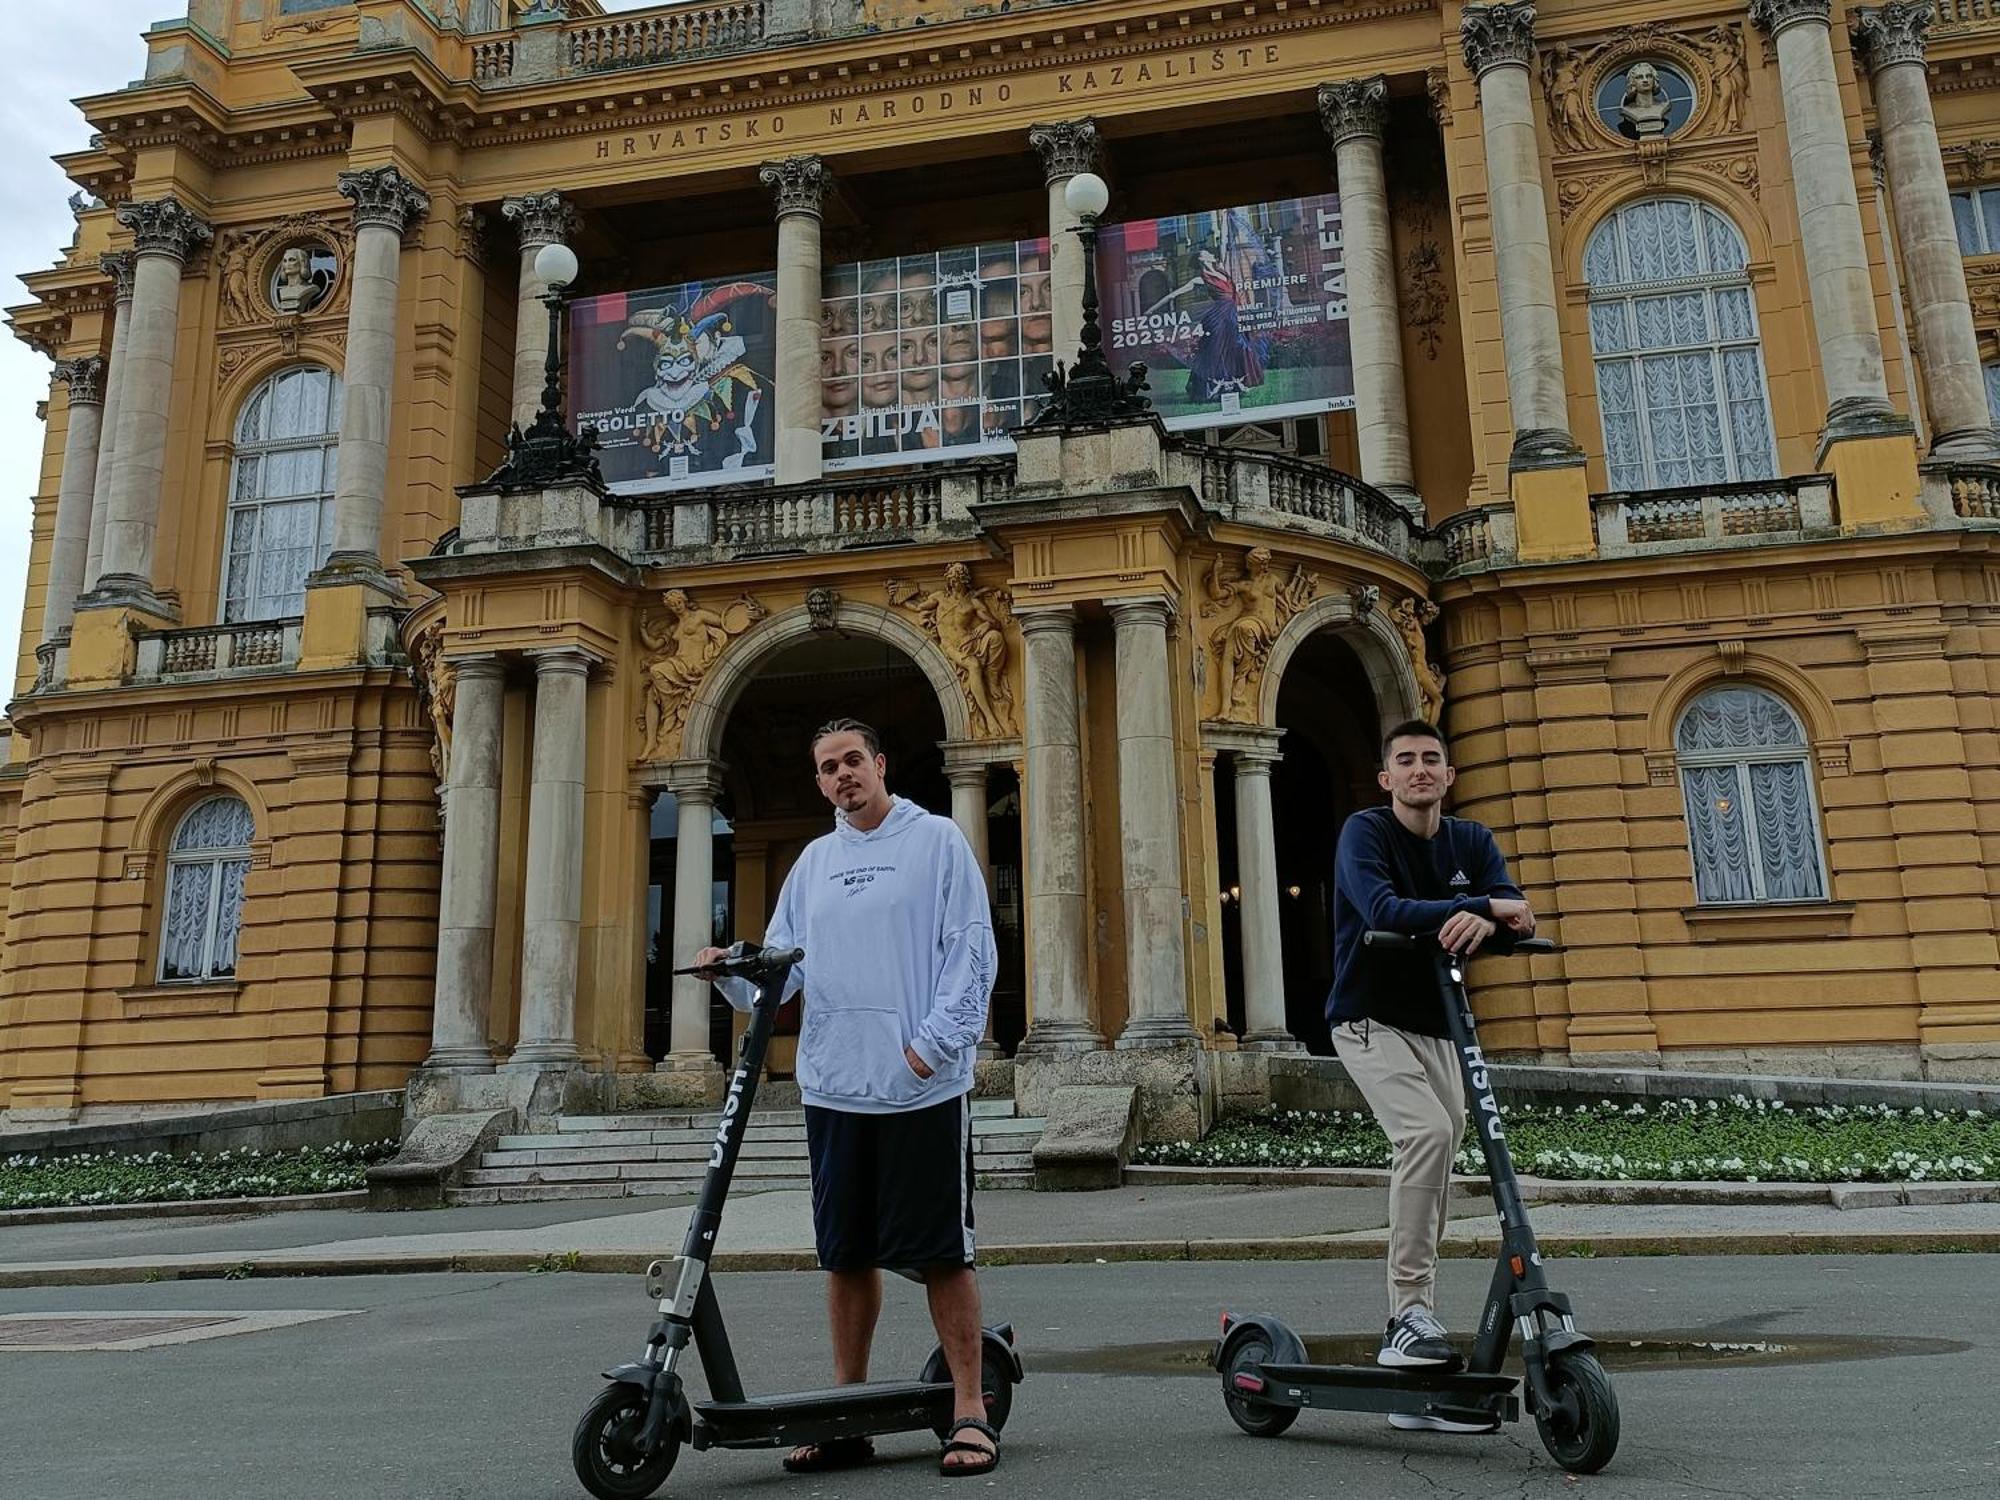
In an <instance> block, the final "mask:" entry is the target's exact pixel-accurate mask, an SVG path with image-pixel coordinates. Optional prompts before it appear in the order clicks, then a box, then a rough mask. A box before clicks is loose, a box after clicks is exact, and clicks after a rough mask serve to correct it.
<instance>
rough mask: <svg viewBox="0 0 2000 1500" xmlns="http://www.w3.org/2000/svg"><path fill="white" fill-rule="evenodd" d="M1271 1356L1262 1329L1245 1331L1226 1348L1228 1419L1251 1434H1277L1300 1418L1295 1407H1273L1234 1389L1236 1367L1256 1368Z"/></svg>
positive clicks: (1224, 1371) (1224, 1373)
mask: <svg viewBox="0 0 2000 1500" xmlns="http://www.w3.org/2000/svg"><path fill="white" fill-rule="evenodd" d="M1270 1358H1271V1345H1270V1342H1269V1340H1267V1339H1266V1338H1265V1337H1264V1335H1263V1334H1262V1333H1261V1332H1246V1333H1244V1334H1243V1335H1242V1336H1241V1337H1240V1338H1238V1339H1237V1340H1236V1341H1235V1342H1234V1343H1232V1344H1231V1345H1230V1347H1229V1348H1228V1350H1227V1351H1225V1354H1224V1357H1223V1361H1222V1404H1223V1405H1224V1406H1225V1407H1227V1408H1228V1410H1229V1418H1230V1420H1231V1421H1233V1422H1234V1423H1235V1424H1236V1425H1237V1426H1238V1427H1240V1428H1242V1429H1243V1430H1244V1431H1245V1432H1247V1433H1249V1434H1250V1436H1252V1437H1277V1436H1278V1435H1279V1434H1280V1433H1282V1432H1283V1431H1284V1430H1285V1429H1286V1428H1288V1427H1290V1426H1291V1425H1292V1423H1294V1422H1296V1421H1298V1419H1299V1409H1298V1408H1297V1407H1296V1406H1272V1405H1271V1404H1270V1403H1268V1402H1265V1401H1259V1400H1257V1399H1256V1398H1255V1397H1252V1396H1246V1395H1241V1394H1239V1393H1238V1392H1237V1390H1236V1374H1237V1372H1238V1371H1239V1370H1242V1371H1252V1370H1255V1369H1256V1367H1257V1366H1259V1365H1261V1364H1264V1363H1265V1362H1266V1361H1268V1360H1269V1359H1270Z"/></svg>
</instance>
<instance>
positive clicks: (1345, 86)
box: [1319, 73, 1389, 147]
mask: <svg viewBox="0 0 2000 1500" xmlns="http://www.w3.org/2000/svg"><path fill="white" fill-rule="evenodd" d="M1388 100H1389V80H1388V78H1387V77H1385V76H1384V75H1383V74H1380V73H1377V74H1376V75H1375V76H1374V77H1373V78H1356V79H1351V80H1349V81H1346V82H1343V83H1323V84H1321V85H1320V86H1319V122H1320V124H1321V125H1322V126H1323V127H1324V128H1325V130H1326V136H1327V140H1328V141H1329V142H1330V143H1331V144H1332V145H1334V146H1336V147H1337V146H1339V145H1340V143H1341V142H1342V141H1345V140H1349V139H1351V138H1352V137H1354V136H1357V135H1361V136H1372V137H1374V138H1375V139H1376V140H1380V139H1381V138H1382V136H1383V135H1384V134H1385V133H1386V132H1387V130H1388V127H1389V106H1388Z"/></svg>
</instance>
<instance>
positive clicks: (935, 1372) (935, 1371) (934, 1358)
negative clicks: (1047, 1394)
mask: <svg viewBox="0 0 2000 1500" xmlns="http://www.w3.org/2000/svg"><path fill="white" fill-rule="evenodd" d="M980 1344H981V1348H980V1351H979V1394H980V1395H981V1396H983V1397H985V1399H986V1425H987V1426H989V1427H991V1428H993V1429H994V1430H995V1431H998V1430H999V1429H1000V1428H1002V1427H1005V1426H1006V1425H1007V1416H1008V1413H1010V1412H1011V1411H1013V1409H1014V1372H1013V1371H1012V1370H1011V1369H1009V1368H1008V1367H1007V1362H1006V1358H1005V1356H1004V1355H1002V1354H1000V1353H999V1352H998V1351H997V1350H995V1349H992V1348H990V1347H987V1346H986V1341H985V1340H984V1339H982V1340H981V1341H980ZM917 1378H918V1379H919V1380H924V1381H933V1380H949V1379H951V1368H950V1366H948V1365H947V1364H945V1362H944V1355H943V1354H942V1353H934V1354H932V1355H931V1358H930V1363H928V1364H927V1365H925V1366H924V1369H923V1373H922V1374H921V1375H919V1376H918V1377H917ZM931 1430H932V1431H933V1432H935V1433H936V1434H937V1435H938V1436H939V1437H940V1438H943V1437H945V1436H947V1435H948V1434H949V1433H950V1432H951V1423H950V1422H946V1423H944V1424H943V1425H942V1426H939V1427H934V1428H932V1429H931Z"/></svg>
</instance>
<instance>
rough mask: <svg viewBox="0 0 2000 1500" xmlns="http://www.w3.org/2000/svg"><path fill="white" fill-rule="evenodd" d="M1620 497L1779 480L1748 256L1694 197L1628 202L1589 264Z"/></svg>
mask: <svg viewBox="0 0 2000 1500" xmlns="http://www.w3.org/2000/svg"><path fill="white" fill-rule="evenodd" d="M1583 266H1584V279H1585V280H1586V281H1588V282H1589V284H1590V351H1591V355H1592V358H1593V359H1594V360H1595V362H1596V369H1597V404H1598V408H1599V410H1600V411H1601V413H1602V414H1603V420H1604V456H1605V463H1606V466H1607V467H1608V469H1609V470H1610V476H1611V488H1613V489H1614V490H1641V489H1659V488H1671V487H1673V486H1677V485H1694V484H1727V483H1730V482H1732V481H1736V480H1754V479H1772V478H1775V477H1777V473H1778V463H1777V453H1776V450H1775V448H1774V447H1773V444H1772V440H1771V401H1770V397H1769V395H1768V393H1767V392H1766V390H1765V384H1764V354H1763V349H1762V347H1761V345H1760V344H1759V342H1758V335H1757V309H1756V306H1755V303H1754V301H1753V299H1752V297H1751V294H1750V270H1749V266H1750V252H1749V247H1748V246H1747V245H1745V244H1744V242H1743V236H1742V235H1741V234H1740V233H1739V232H1738V231H1737V228H1736V226H1735V225H1734V224H1732V223H1730V222H1729V220H1728V219H1726V218H1724V217H1723V216H1722V215H1721V214H1720V213H1718V212H1716V211H1715V210H1714V209H1713V208H1710V207H1709V206H1708V205H1707V204H1705V203H1698V202H1696V201H1695V200H1694V199H1692V198H1647V199H1643V200H1641V201H1640V202H1637V203H1629V204H1627V205H1626V206H1625V207H1623V208H1621V209H1619V210H1618V211H1617V212H1616V213H1614V214H1612V215H1611V217H1610V218H1608V219H1606V220H1605V221H1604V222H1603V223H1602V224H1600V225H1598V226H1597V229H1596V231H1595V232H1594V233H1593V234H1592V235H1591V237H1590V243H1589V245H1588V246H1587V247H1586V248H1585V250H1584V256H1583Z"/></svg>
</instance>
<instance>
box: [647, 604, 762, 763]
mask: <svg viewBox="0 0 2000 1500" xmlns="http://www.w3.org/2000/svg"><path fill="white" fill-rule="evenodd" d="M660 609H661V613H660V615H659V616H657V617H655V618H651V619H646V618H642V619H641V620H640V621H639V636H640V639H642V640H643V641H645V643H646V649H647V650H648V651H649V652H650V653H651V654H650V655H649V656H647V658H646V661H645V668H644V670H645V674H646V684H645V691H646V712H645V718H644V720H643V723H644V726H645V731H646V739H645V747H644V749H642V750H641V751H640V755H641V757H642V758H643V759H646V760H662V759H665V758H666V757H667V755H668V753H669V751H670V750H671V748H672V747H673V746H674V744H675V743H676V742H677V741H678V740H679V738H680V732H681V730H682V729H684V728H685V727H686V726H687V716H688V708H689V706H690V705H691V704H692V703H693V702H694V695H695V690H696V689H697V688H699V687H700V686H701V684H702V681H703V679H704V678H706V677H707V676H708V671H709V668H710V667H713V666H714V665H715V662H716V658H717V657H719V656H721V655H722V652H723V648H724V647H726V646H727V645H728V644H729V642H730V640H731V639H732V638H733V637H735V636H738V635H741V634H742V633H743V632H744V631H746V630H748V629H749V628H750V627H751V626H752V625H753V624H755V623H756V622H757V621H759V620H761V619H763V618H764V615H765V613H766V611H765V609H764V606H763V605H761V604H759V603H758V602H757V601H756V600H755V599H752V598H751V597H750V596H749V595H747V594H746V595H744V596H743V597H742V598H741V599H738V600H737V601H736V602H735V603H734V604H732V605H730V606H729V607H728V608H727V609H725V610H723V611H722V612H721V613H717V612H716V611H715V610H712V609H703V608H702V607H701V606H700V605H698V604H696V603H695V602H694V601H693V600H692V599H690V598H689V597H688V596H687V592H686V590H684V589H668V590H667V591H666V592H665V593H663V594H662V595H660Z"/></svg>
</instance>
